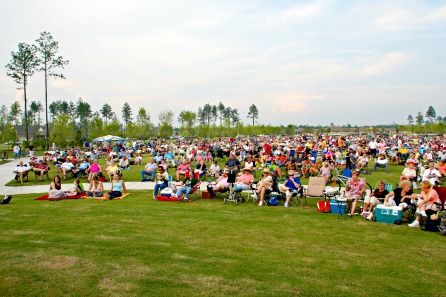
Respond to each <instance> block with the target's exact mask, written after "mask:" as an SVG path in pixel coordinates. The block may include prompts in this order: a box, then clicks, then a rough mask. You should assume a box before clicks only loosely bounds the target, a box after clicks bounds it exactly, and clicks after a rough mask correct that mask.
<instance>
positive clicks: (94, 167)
mask: <svg viewBox="0 0 446 297" xmlns="http://www.w3.org/2000/svg"><path fill="white" fill-rule="evenodd" d="M87 170H88V172H89V174H88V182H90V183H91V182H92V181H93V177H94V176H95V175H96V174H97V173H98V172H100V171H101V166H99V164H98V161H96V160H93V161H92V163H91V165H90V167H89V168H88V169H87Z"/></svg>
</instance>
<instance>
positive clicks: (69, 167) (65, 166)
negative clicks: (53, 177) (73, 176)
mask: <svg viewBox="0 0 446 297" xmlns="http://www.w3.org/2000/svg"><path fill="white" fill-rule="evenodd" d="M73 168H74V165H73V163H71V162H70V161H68V160H67V161H65V162H63V163H62V165H60V169H62V173H63V178H64V179H65V178H66V175H67V173H68V172H71V171H72V170H73Z"/></svg>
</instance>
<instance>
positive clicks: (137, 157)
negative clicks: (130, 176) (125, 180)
mask: <svg viewBox="0 0 446 297" xmlns="http://www.w3.org/2000/svg"><path fill="white" fill-rule="evenodd" d="M135 165H142V154H141V151H140V150H137V151H136V154H135Z"/></svg>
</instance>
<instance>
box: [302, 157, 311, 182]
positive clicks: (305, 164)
mask: <svg viewBox="0 0 446 297" xmlns="http://www.w3.org/2000/svg"><path fill="white" fill-rule="evenodd" d="M301 164H302V176H303V177H308V175H309V173H310V168H311V167H313V163H312V162H311V161H310V160H309V159H308V158H307V157H305V160H303V161H302V163H301Z"/></svg>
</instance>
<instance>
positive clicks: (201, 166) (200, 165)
mask: <svg viewBox="0 0 446 297" xmlns="http://www.w3.org/2000/svg"><path fill="white" fill-rule="evenodd" d="M206 170H207V167H206V163H205V162H204V159H201V160H200V161H199V162H198V163H197V165H196V171H197V172H198V173H199V175H200V177H201V176H203V175H204V174H205V173H206ZM189 172H190V171H189Z"/></svg>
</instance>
